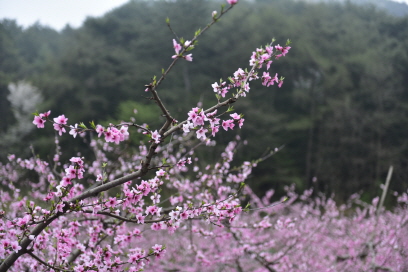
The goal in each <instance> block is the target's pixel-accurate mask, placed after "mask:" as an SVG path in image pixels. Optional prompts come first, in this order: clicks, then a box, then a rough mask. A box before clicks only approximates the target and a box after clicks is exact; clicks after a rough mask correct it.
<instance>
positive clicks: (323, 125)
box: [0, 0, 408, 200]
mask: <svg viewBox="0 0 408 272" xmlns="http://www.w3.org/2000/svg"><path fill="white" fill-rule="evenodd" d="M218 6H219V2H214V1H187V0H178V1H171V2H164V1H154V2H153V1H137V0H134V1H131V2H129V3H128V4H126V5H124V6H122V7H120V8H118V9H116V10H113V11H112V12H110V13H108V14H106V15H105V16H103V17H101V18H89V19H87V20H86V22H85V23H84V25H83V26H82V27H81V28H79V29H71V28H66V29H64V30H63V31H62V32H60V33H59V32H56V31H54V30H52V29H49V28H46V27H43V26H41V25H33V26H32V27H30V28H28V29H22V28H21V27H20V26H19V25H18V23H16V22H14V21H8V20H3V21H1V23H0V114H1V118H0V133H1V135H3V139H6V140H4V141H2V143H1V148H2V150H3V151H4V152H1V156H2V158H1V159H5V155H7V153H15V152H17V153H19V154H22V153H24V152H25V153H26V154H29V153H30V152H31V151H30V150H29V149H28V148H26V146H27V145H29V144H32V145H33V147H34V150H35V152H38V153H40V154H42V155H46V154H47V153H48V152H50V151H51V150H52V149H53V148H54V147H52V146H49V145H47V144H44V143H47V140H46V139H45V138H44V137H45V136H41V134H40V132H39V131H35V132H30V131H27V130H25V131H24V132H23V131H22V130H18V129H16V128H15V126H16V125H15V124H16V123H18V121H21V120H20V119H19V118H18V116H19V115H18V114H16V112H18V111H20V112H21V111H23V110H22V109H21V107H20V109H19V107H18V105H16V104H15V103H14V104H12V102H11V101H10V100H11V99H8V98H7V97H8V96H9V90H8V85H9V84H10V83H11V82H14V83H17V82H19V81H22V80H24V81H25V82H26V83H27V82H28V83H29V84H30V85H32V86H35V87H36V88H38V90H40V93H41V96H42V98H43V100H42V102H41V103H38V105H37V106H36V107H35V108H34V110H33V111H35V110H38V111H40V112H42V111H44V110H48V109H51V110H52V111H53V115H55V116H57V115H58V114H61V113H64V114H66V116H68V117H69V118H70V122H72V123H74V122H79V121H84V122H87V121H91V120H94V121H95V122H98V123H102V122H106V123H108V122H109V121H110V120H112V119H113V118H119V119H123V120H129V118H130V117H134V118H136V121H137V122H139V123H143V122H146V121H148V122H149V123H150V124H151V123H153V124H154V121H155V119H153V120H152V118H155V117H152V116H155V115H153V114H152V113H151V107H150V106H151V100H149V99H147V98H146V97H145V92H144V88H145V87H144V85H145V84H146V83H148V82H149V80H150V78H151V77H152V76H153V75H159V74H160V73H161V69H162V67H165V66H167V65H168V64H169V63H170V61H171V59H170V56H171V55H172V54H173V48H172V42H171V41H172V39H173V38H174V37H173V34H172V33H171V31H169V29H168V28H167V26H166V23H165V19H166V18H167V17H168V18H170V21H171V24H172V27H173V29H174V30H175V31H176V32H177V33H178V34H179V35H180V36H183V37H184V38H186V39H189V38H191V37H192V36H193V34H194V31H195V30H197V29H198V28H199V27H201V26H203V25H205V24H206V23H208V22H209V21H210V18H211V12H212V11H213V10H214V9H216V7H218ZM227 17H228V18H227V19H224V18H223V19H222V21H221V22H220V23H219V24H217V25H215V26H214V29H213V30H212V31H211V32H209V33H208V34H206V35H205V36H204V37H203V38H202V39H201V40H200V43H199V44H198V46H197V49H196V50H195V52H194V60H193V62H192V63H182V65H180V66H179V67H176V69H177V72H175V73H173V74H172V76H170V77H168V78H166V80H165V82H164V83H163V87H162V89H161V95H162V97H163V98H164V99H165V100H166V101H165V102H166V103H167V104H168V105H171V106H170V108H169V109H170V111H171V112H172V113H173V115H174V116H176V118H177V117H179V118H180V119H183V118H185V116H184V115H180V114H184V112H186V110H188V109H187V108H186V107H187V105H191V104H192V103H194V102H195V101H201V103H203V105H204V106H205V105H210V104H209V102H210V101H213V99H214V98H213V97H214V93H213V90H212V88H211V84H212V83H214V82H215V81H218V80H219V78H221V77H223V78H224V79H225V78H227V77H228V76H230V75H231V73H232V72H234V71H235V70H236V67H242V68H245V67H247V66H248V59H249V57H250V52H252V50H254V49H255V48H256V47H257V46H258V45H259V44H266V43H267V42H270V40H271V38H272V37H276V38H277V39H278V40H280V41H282V40H286V39H291V40H292V42H293V49H292V50H291V54H290V57H289V56H288V57H287V58H286V59H285V62H282V63H280V62H279V61H276V63H274V69H277V70H279V71H280V74H282V75H284V76H285V78H286V80H285V83H284V85H283V86H282V88H281V89H274V90H270V89H266V88H265V87H263V86H261V85H259V86H256V87H255V86H254V87H252V90H251V91H252V93H251V97H250V99H247V100H245V101H243V103H239V104H238V105H236V106H235V107H236V108H237V109H244V111H245V112H246V114H247V115H246V116H245V119H246V122H247V126H246V127H245V128H243V129H242V130H241V131H240V137H241V138H242V139H244V140H247V141H248V144H247V145H245V146H243V147H242V148H241V149H239V150H238V151H237V152H238V157H240V159H241V160H242V159H244V158H245V159H257V158H259V157H261V156H262V155H263V154H265V150H267V149H268V148H269V149H273V148H275V147H279V146H282V145H284V146H285V147H284V148H283V149H282V151H280V152H278V153H277V154H276V155H274V156H273V157H272V158H270V159H268V160H267V161H266V162H263V163H262V164H260V165H259V167H258V168H257V169H256V170H255V172H254V175H253V177H252V179H251V181H250V183H252V184H251V185H252V187H253V188H257V189H258V193H259V194H262V192H263V191H264V190H265V189H267V188H275V189H276V190H277V191H281V190H282V188H283V185H289V184H292V183H295V184H296V185H297V186H298V188H299V189H304V188H309V187H315V188H316V189H318V191H322V192H324V193H327V194H331V193H334V194H335V195H336V198H337V199H338V200H344V199H345V198H347V197H348V196H350V195H351V194H352V193H355V192H359V191H364V193H365V195H366V196H367V197H372V196H375V195H378V194H379V192H380V184H381V183H382V182H384V179H385V176H386V173H387V170H388V167H389V166H390V165H393V166H394V169H395V170H394V176H393V178H392V183H391V188H392V189H393V190H398V191H401V190H406V188H407V185H408V172H407V171H406V169H407V166H408V165H407V163H408V126H407V116H408V87H407V86H408V76H407V75H408V17H406V16H405V17H393V16H392V15H390V14H389V13H387V12H385V11H382V10H379V9H376V8H375V7H374V6H372V5H369V6H364V5H353V4H351V3H350V2H345V3H315V4H314V3H305V2H300V1H290V0H258V1H251V2H245V3H244V2H243V3H241V4H240V5H237V7H236V10H235V11H234V12H233V13H231V14H228V15H227ZM220 37H222V38H220ZM232 49H233V50H232ZM197 90H208V91H207V94H206V95H205V96H201V97H200V96H198V95H197V94H198V93H200V92H198V91H197ZM24 98H26V96H22V97H21V99H24ZM134 108H136V109H137V110H138V113H136V114H135V113H134V112H133V109H134ZM13 113H14V114H13ZM17 119H19V120H17ZM30 120H32V117H30ZM145 120H146V121H145ZM29 125H32V124H29ZM29 125H28V126H29ZM13 127H14V128H13ZM22 127H25V126H22ZM33 127H34V126H33ZM50 129H51V128H50ZM46 134H47V133H44V135H46ZM224 137H225V136H224ZM77 140H78V142H80V141H81V139H77ZM228 140H230V139H229V138H228V139H227V138H217V146H218V147H219V148H221V147H222V145H223V144H225V143H226V142H227V141H228ZM132 141H133V142H130V143H129V144H132V143H133V144H135V145H134V146H135V147H137V143H138V141H139V139H136V138H134V139H132ZM22 143H24V144H22ZM62 143H63V148H64V149H66V150H72V153H73V154H76V152H77V150H76V149H75V148H74V147H70V146H67V145H64V141H63V139H62ZM129 148H131V147H129ZM70 155H72V154H70ZM210 156H211V154H203V158H206V157H210ZM240 159H237V161H239V160H240ZM278 196H279V195H278Z"/></svg>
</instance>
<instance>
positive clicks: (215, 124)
mask: <svg viewBox="0 0 408 272" xmlns="http://www.w3.org/2000/svg"><path fill="white" fill-rule="evenodd" d="M216 114H217V110H215V111H213V112H210V113H207V114H206V113H205V112H204V110H203V109H200V108H198V107H195V108H193V109H192V110H191V111H189V112H188V119H187V121H186V123H185V124H183V131H184V133H188V132H190V130H191V129H195V130H196V134H197V139H202V140H205V139H206V138H207V135H206V133H207V132H208V129H206V127H205V122H208V123H209V126H208V128H209V129H210V131H211V135H212V136H213V137H214V136H215V135H216V134H217V132H218V131H219V128H220V121H221V119H220V118H218V117H216V116H215V115H216ZM230 116H231V117H232V119H229V120H223V121H222V124H221V126H222V128H223V129H224V130H226V131H227V130H228V129H233V128H234V126H235V124H238V125H239V127H240V128H241V127H242V125H243V124H244V119H243V118H242V117H241V115H239V114H237V113H234V114H230Z"/></svg>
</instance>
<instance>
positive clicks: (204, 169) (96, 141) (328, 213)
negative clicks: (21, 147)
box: [0, 1, 408, 271]
mask: <svg viewBox="0 0 408 272" xmlns="http://www.w3.org/2000/svg"><path fill="white" fill-rule="evenodd" d="M227 2H228V4H230V5H229V7H228V8H227V9H224V7H222V9H221V11H220V12H219V13H218V12H213V13H212V14H211V17H210V18H211V19H212V21H211V23H210V24H208V25H207V27H205V28H204V29H203V30H199V31H197V32H196V33H195V35H194V37H193V38H192V39H191V40H187V41H185V40H183V39H177V40H176V39H174V40H173V48H174V51H175V55H173V56H172V57H169V59H172V62H171V64H170V65H169V67H168V69H167V70H163V72H162V76H161V77H160V78H156V77H153V79H152V82H150V84H148V85H146V86H145V91H146V92H147V93H148V94H150V95H151V99H152V100H153V101H154V102H155V103H156V104H157V106H158V107H157V109H158V115H162V116H164V117H165V121H164V123H163V125H162V127H160V128H154V129H150V128H149V127H147V126H145V125H138V124H135V123H133V122H122V123H119V124H116V125H115V124H109V125H102V124H94V123H93V122H91V123H90V127H87V126H86V125H85V124H84V123H80V124H74V125H70V124H69V117H66V116H65V115H60V116H57V117H51V112H50V111H48V112H45V113H39V114H37V115H36V116H35V117H34V120H33V124H34V125H36V126H37V128H44V127H45V126H46V125H47V123H51V124H52V126H53V128H54V130H55V131H57V132H58V133H57V134H58V136H57V137H66V136H68V135H66V134H69V135H71V136H73V137H74V138H75V137H76V136H78V135H79V136H84V135H85V134H86V133H90V134H91V142H90V146H91V147H92V148H93V151H94V153H95V158H96V159H95V160H93V161H89V160H88V159H87V158H83V157H81V155H76V156H74V157H72V158H71V159H70V160H69V161H67V162H61V161H60V157H61V155H62V154H61V153H60V149H59V147H58V141H59V140H58V138H57V139H56V142H55V144H56V146H57V148H56V154H54V159H53V162H52V163H49V162H46V161H44V160H42V159H40V158H37V157H32V158H29V159H21V158H17V157H16V156H15V155H9V157H8V158H9V161H8V162H7V163H6V164H4V165H0V186H1V187H0V188H1V190H0V199H1V203H0V218H1V220H0V271H8V270H10V271H142V270H147V271H166V270H167V271H168V270H169V271H359V270H364V271H370V270H372V271H382V270H384V271H404V269H405V270H406V269H407V268H408V266H407V261H406V259H407V251H406V248H407V247H408V241H407V239H406V238H405V237H407V230H406V229H407V220H408V218H407V212H406V209H405V208H403V207H401V208H398V209H396V210H395V211H394V212H382V213H379V212H378V215H377V212H376V210H377V203H375V202H374V203H372V204H371V205H368V204H366V206H362V207H361V208H355V207H354V205H355V203H356V202H357V203H359V202H358V201H357V200H358V198H354V199H352V200H351V201H350V203H349V204H348V205H345V206H341V207H340V208H338V207H337V206H336V205H335V203H334V202H333V200H331V199H326V198H324V197H320V198H316V199H314V200H313V199H310V198H309V196H310V194H311V192H310V191H307V192H305V194H304V195H302V196H300V197H299V196H298V195H296V194H295V193H294V191H293V188H288V190H287V193H288V197H287V198H285V199H282V201H279V202H277V203H271V202H270V198H271V196H272V194H273V192H272V191H269V192H267V193H266V195H265V197H264V198H262V199H260V198H258V197H257V196H256V195H255V194H254V193H253V192H252V191H251V189H250V188H249V187H248V186H245V181H246V180H247V178H248V176H249V175H250V174H251V171H252V168H253V167H255V166H256V165H257V163H260V162H261V161H262V160H263V159H260V160H257V161H253V162H249V161H246V162H243V163H241V164H239V165H238V166H232V165H233V163H232V162H233V158H234V152H235V150H236V148H237V141H238V140H239V139H237V141H233V142H230V143H229V144H228V146H227V147H226V148H225V150H224V152H223V153H222V154H220V158H219V160H218V161H216V162H214V163H212V164H209V165H206V166H201V162H199V160H198V157H197V156H196V155H195V152H196V148H195V147H196V146H197V142H198V144H199V145H201V144H202V145H208V147H207V148H211V145H212V143H213V140H212V137H214V136H215V135H216V134H217V133H220V132H221V131H229V130H236V129H240V128H241V127H243V125H244V121H245V120H244V118H243V117H244V115H243V114H242V113H237V112H235V111H234V109H233V107H232V104H233V103H235V102H237V101H238V100H240V99H242V98H244V97H246V96H247V95H248V94H249V93H250V82H251V81H255V80H261V82H262V84H263V85H265V86H273V85H275V83H276V85H277V87H281V86H282V84H283V79H284V78H283V77H280V78H279V77H278V75H277V73H275V75H274V76H273V75H270V74H269V72H268V71H269V69H270V67H271V65H272V63H273V61H275V60H277V59H279V58H281V57H283V56H285V55H286V54H287V53H288V51H289V50H290V46H289V42H287V43H286V45H285V46H280V45H274V44H273V42H272V43H270V44H267V45H266V46H265V47H264V48H258V49H256V50H255V51H254V52H253V53H252V55H251V57H250V60H249V68H247V69H241V68H239V69H238V70H237V71H236V72H234V73H232V76H231V77H230V78H228V81H224V80H220V81H219V82H215V83H214V84H212V86H211V87H212V90H211V88H209V89H210V91H213V92H214V93H215V97H216V102H215V103H214V105H213V106H212V107H210V108H208V109H203V108H201V107H193V108H192V109H191V110H190V111H189V112H188V113H186V114H185V115H184V116H183V117H182V118H183V121H177V120H176V119H175V118H174V117H173V116H172V115H171V113H170V112H169V111H168V110H167V108H166V106H165V105H164V104H163V102H162V100H161V99H160V92H159V91H158V88H159V86H160V84H161V82H162V81H163V79H164V78H165V76H167V75H168V74H169V72H170V71H171V69H172V67H173V66H174V65H175V64H176V63H177V62H178V61H180V60H186V61H192V60H193V57H192V54H191V53H189V52H190V51H191V50H192V49H194V48H195V46H196V44H197V38H198V37H199V36H200V35H201V34H202V33H204V32H205V31H206V30H207V29H208V28H210V27H211V25H212V24H214V23H216V22H217V21H218V19H219V18H220V17H221V16H223V15H224V14H225V13H226V12H228V11H229V10H230V9H231V8H232V7H233V6H234V5H235V4H237V2H238V1H227ZM209 16H210V15H209ZM167 23H168V25H169V27H170V23H169V21H168V22H167ZM170 29H171V27H170ZM171 30H172V29H171ZM172 31H173V30H172ZM260 72H262V76H260V74H259V73H260ZM258 74H259V75H258ZM130 133H140V134H142V135H144V137H145V139H146V140H145V142H144V143H141V145H140V146H139V150H138V152H132V151H131V150H129V151H127V152H123V150H122V148H121V143H123V142H125V141H126V140H127V139H128V137H129V134H130ZM92 135H93V136H92ZM169 139H170V140H169ZM271 155H272V154H271ZM110 158H116V159H113V160H112V159H110ZM235 164H236V163H235ZM200 166H201V167H200ZM297 198H300V199H301V201H300V202H296V203H295V200H296V199H297ZM406 199H407V197H406V194H403V195H401V196H400V197H399V200H400V202H401V203H402V204H404V205H406V202H407V200H406ZM246 202H249V203H250V204H251V205H247V206H244V207H243V206H242V205H243V203H246ZM347 212H350V213H351V214H352V215H350V216H346V213H347Z"/></svg>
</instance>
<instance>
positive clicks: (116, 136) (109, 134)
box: [95, 125, 129, 144]
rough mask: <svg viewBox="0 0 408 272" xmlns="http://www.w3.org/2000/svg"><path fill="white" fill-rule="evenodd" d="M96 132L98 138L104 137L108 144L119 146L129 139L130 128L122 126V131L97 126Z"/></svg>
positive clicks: (112, 127)
mask: <svg viewBox="0 0 408 272" xmlns="http://www.w3.org/2000/svg"><path fill="white" fill-rule="evenodd" d="M95 131H96V133H98V137H101V136H102V135H104V136H105V141H106V142H107V143H115V144H119V143H120V142H123V141H125V140H127V139H128V137H129V132H128V126H121V127H120V129H117V128H116V127H114V126H113V125H111V126H109V127H108V128H106V129H105V128H104V127H103V126H101V125H97V126H96V128H95Z"/></svg>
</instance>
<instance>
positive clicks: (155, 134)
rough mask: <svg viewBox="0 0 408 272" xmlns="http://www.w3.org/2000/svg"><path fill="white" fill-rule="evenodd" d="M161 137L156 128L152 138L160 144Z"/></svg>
mask: <svg viewBox="0 0 408 272" xmlns="http://www.w3.org/2000/svg"><path fill="white" fill-rule="evenodd" d="M160 138H161V135H160V134H159V132H157V130H155V131H154V132H153V133H152V139H153V140H154V142H155V143H156V144H158V143H160Z"/></svg>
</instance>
